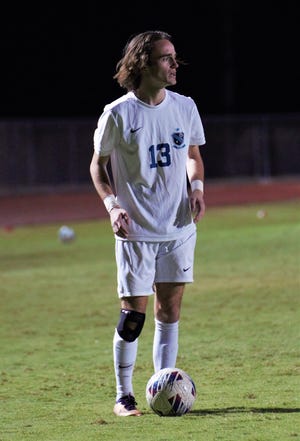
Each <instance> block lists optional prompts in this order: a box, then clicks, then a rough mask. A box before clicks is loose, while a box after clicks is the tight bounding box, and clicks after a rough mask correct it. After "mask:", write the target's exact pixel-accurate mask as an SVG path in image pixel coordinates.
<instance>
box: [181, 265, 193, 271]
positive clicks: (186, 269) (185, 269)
mask: <svg viewBox="0 0 300 441" xmlns="http://www.w3.org/2000/svg"><path fill="white" fill-rule="evenodd" d="M190 268H191V267H190V266H188V267H187V268H183V271H184V272H186V271H188V270H189V269H190Z"/></svg>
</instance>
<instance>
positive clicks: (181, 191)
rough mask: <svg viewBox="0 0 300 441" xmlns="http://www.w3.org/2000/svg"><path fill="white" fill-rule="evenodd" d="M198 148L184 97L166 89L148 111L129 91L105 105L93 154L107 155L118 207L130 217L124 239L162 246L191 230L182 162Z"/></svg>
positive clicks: (199, 133) (201, 139) (195, 116)
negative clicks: (162, 95)
mask: <svg viewBox="0 0 300 441" xmlns="http://www.w3.org/2000/svg"><path fill="white" fill-rule="evenodd" d="M203 144H205V135H204V131H203V126H202V122H201V118H200V115H199V113H198V110H197V107H196V104H195V102H194V101H193V100H192V99H191V98H189V97H186V96H184V95H180V94H178V93H176V92H172V91H170V90H166V96H165V99H164V100H163V101H162V102H161V103H160V104H159V105H157V106H150V105H148V104H146V103H144V102H142V101H140V100H139V99H138V98H137V97H136V96H135V95H134V93H133V92H129V93H127V94H126V95H124V96H122V97H121V98H119V99H117V100H116V101H114V102H112V103H111V104H108V105H107V106H105V108H104V112H103V114H102V115H101V116H100V118H99V121H98V126H97V129H96V130H95V134H94V149H95V151H96V152H97V153H98V154H99V155H101V156H109V155H110V160H111V167H112V174H113V180H114V186H115V190H116V197H117V200H118V203H119V204H120V206H121V207H122V208H124V209H125V210H126V211H127V212H128V214H129V216H130V217H131V223H130V225H129V235H128V240H138V241H159V242H161V241H168V240H174V239H179V238H180V237H183V236H186V234H188V233H189V232H191V233H192V232H193V231H195V229H196V226H195V224H194V222H193V220H192V214H191V210H190V204H189V198H188V191H187V177H186V161H187V153H188V148H189V146H190V145H203ZM195 148H198V147H195Z"/></svg>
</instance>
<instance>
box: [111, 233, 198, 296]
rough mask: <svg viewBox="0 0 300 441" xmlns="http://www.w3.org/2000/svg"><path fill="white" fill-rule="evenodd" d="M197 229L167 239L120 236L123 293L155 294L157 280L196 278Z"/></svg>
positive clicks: (118, 255) (118, 252) (119, 269)
mask: <svg viewBox="0 0 300 441" xmlns="http://www.w3.org/2000/svg"><path fill="white" fill-rule="evenodd" d="M196 239H197V237H196V233H193V234H192V235H190V236H188V237H186V238H183V239H180V240H172V241H167V242H139V241H137V242H133V241H126V240H125V241H124V240H118V239H117V240H116V246H115V253H116V262H117V279H118V295H119V297H120V298H121V297H128V296H145V295H152V294H154V287H153V284H154V283H158V282H177V283H191V282H193V281H194V275H193V269H194V252H195V246H196Z"/></svg>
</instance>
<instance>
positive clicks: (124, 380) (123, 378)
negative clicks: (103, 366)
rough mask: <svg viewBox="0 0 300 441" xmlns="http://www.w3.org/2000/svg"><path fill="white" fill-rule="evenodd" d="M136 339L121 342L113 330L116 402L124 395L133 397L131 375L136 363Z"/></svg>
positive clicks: (116, 332)
mask: <svg viewBox="0 0 300 441" xmlns="http://www.w3.org/2000/svg"><path fill="white" fill-rule="evenodd" d="M137 348H138V339H136V340H135V341H133V342H128V341H125V340H123V339H122V338H121V337H120V336H119V334H118V331H117V330H115V334H114V339H113V354H114V368H115V377H116V390H117V398H116V399H117V400H118V399H119V398H121V397H123V396H124V395H128V394H131V395H134V393H133V386H132V375H133V369H134V365H135V361H136V355H137Z"/></svg>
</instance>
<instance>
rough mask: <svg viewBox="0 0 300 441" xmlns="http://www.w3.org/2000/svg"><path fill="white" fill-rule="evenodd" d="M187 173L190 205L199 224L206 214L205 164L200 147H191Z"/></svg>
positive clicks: (194, 218)
mask: <svg viewBox="0 0 300 441" xmlns="http://www.w3.org/2000/svg"><path fill="white" fill-rule="evenodd" d="M186 171H187V176H188V179H189V182H190V184H191V194H190V205H191V210H192V213H193V220H194V222H195V223H196V222H198V221H199V220H200V219H202V217H203V216H204V213H205V202H204V191H203V184H204V164H203V160H202V156H201V153H200V148H199V146H198V145H190V146H189V149H188V157H187V163H186Z"/></svg>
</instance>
